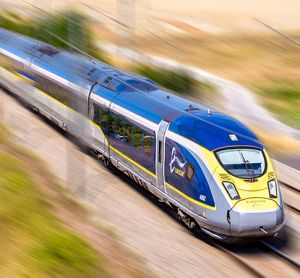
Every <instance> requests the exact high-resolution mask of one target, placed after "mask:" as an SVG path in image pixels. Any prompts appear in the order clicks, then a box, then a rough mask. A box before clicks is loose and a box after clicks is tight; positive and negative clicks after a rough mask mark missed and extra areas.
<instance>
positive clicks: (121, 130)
mask: <svg viewBox="0 0 300 278" xmlns="http://www.w3.org/2000/svg"><path fill="white" fill-rule="evenodd" d="M117 136H118V139H119V140H121V141H123V140H124V127H123V121H122V120H121V119H118V120H117Z"/></svg>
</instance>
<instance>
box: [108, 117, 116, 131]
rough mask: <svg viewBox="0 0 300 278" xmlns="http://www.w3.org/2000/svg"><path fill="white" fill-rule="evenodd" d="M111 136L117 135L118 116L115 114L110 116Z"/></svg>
mask: <svg viewBox="0 0 300 278" xmlns="http://www.w3.org/2000/svg"><path fill="white" fill-rule="evenodd" d="M108 118H109V134H112V135H113V134H115V129H116V116H115V115H113V114H110V115H109V117H108Z"/></svg>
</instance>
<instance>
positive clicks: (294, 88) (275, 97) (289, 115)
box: [252, 80, 300, 128]
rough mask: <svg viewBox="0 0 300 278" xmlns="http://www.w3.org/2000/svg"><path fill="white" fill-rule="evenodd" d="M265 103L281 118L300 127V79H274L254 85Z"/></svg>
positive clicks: (254, 88)
mask: <svg viewBox="0 0 300 278" xmlns="http://www.w3.org/2000/svg"><path fill="white" fill-rule="evenodd" d="M252 87H253V90H254V91H256V92H257V93H258V95H259V97H260V99H261V101H262V103H263V105H265V106H266V108H268V109H269V110H270V111H271V112H273V113H274V114H275V115H276V116H277V117H278V118H279V119H280V120H282V121H283V122H286V123H287V124H289V125H290V126H293V127H295V128H300V81H299V80H296V81H295V80H285V81H278V80H276V81H272V82H270V81H269V82H267V83H262V84H259V85H257V84H255V85H253V86H252Z"/></svg>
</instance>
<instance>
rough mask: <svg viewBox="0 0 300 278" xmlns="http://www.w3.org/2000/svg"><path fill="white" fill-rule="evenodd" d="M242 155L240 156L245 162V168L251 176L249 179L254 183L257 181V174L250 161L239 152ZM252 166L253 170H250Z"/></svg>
mask: <svg viewBox="0 0 300 278" xmlns="http://www.w3.org/2000/svg"><path fill="white" fill-rule="evenodd" d="M239 153H240V156H241V158H242V160H243V162H244V165H245V168H246V170H247V172H248V174H249V177H250V182H253V181H254V179H255V174H254V169H253V167H252V164H251V163H250V162H249V160H246V159H245V157H244V155H243V153H242V152H239ZM249 165H250V167H251V169H249V168H248V166H249Z"/></svg>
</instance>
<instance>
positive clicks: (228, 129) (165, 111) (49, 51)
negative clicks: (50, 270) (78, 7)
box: [0, 29, 262, 150]
mask: <svg viewBox="0 0 300 278" xmlns="http://www.w3.org/2000/svg"><path fill="white" fill-rule="evenodd" d="M6 44H7V45H10V46H12V47H15V48H17V52H23V54H24V52H26V53H27V54H28V55H33V56H35V57H36V58H38V59H42V60H43V61H45V62H48V63H50V64H51V65H53V66H56V67H58V68H59V69H63V70H66V71H69V72H70V71H71V72H70V74H74V75H76V76H78V77H79V76H80V77H83V78H86V79H89V80H92V81H97V82H98V83H99V84H102V83H103V82H104V81H105V80H106V78H110V79H111V78H113V79H114V80H115V81H116V83H117V85H116V86H115V87H114V88H115V92H116V93H119V95H118V97H116V98H115V99H114V102H115V103H116V104H118V105H120V106H123V107H124V108H126V109H128V110H130V111H132V112H134V113H137V114H139V115H141V116H142V117H144V118H146V119H148V120H150V121H152V122H154V123H157V124H158V123H159V122H160V121H161V120H162V119H165V120H167V121H170V122H171V124H170V130H171V131H173V132H176V133H178V134H180V135H182V136H184V137H186V138H188V139H190V140H192V141H195V142H197V143H199V144H200V145H201V146H203V147H205V148H207V149H209V150H215V149H218V148H222V147H227V146H229V147H230V146H253V147H259V148H262V145H261V143H260V142H259V141H258V139H257V137H256V136H255V135H254V134H253V133H252V132H251V131H250V130H249V129H248V128H247V127H245V126H244V125H243V124H241V123H240V122H239V121H237V120H236V119H234V118H232V117H230V116H228V115H226V114H223V113H221V112H216V111H211V112H209V111H208V108H207V107H205V106H203V105H200V104H196V103H192V102H191V101H188V100H186V99H184V98H181V97H178V96H176V95H174V94H171V93H170V92H168V91H164V90H162V89H160V88H159V87H158V85H156V84H155V83H154V82H153V81H151V80H149V79H147V78H143V77H140V76H137V75H134V74H131V73H126V72H122V71H120V70H117V69H115V68H113V67H111V66H109V65H106V64H105V63H102V62H100V61H97V60H94V59H90V58H88V57H85V56H81V55H77V54H73V53H69V52H66V51H62V50H59V49H56V48H54V47H52V46H50V45H47V44H44V43H41V42H39V41H36V40H32V39H30V38H27V37H24V36H21V35H17V34H15V33H12V32H8V31H6V30H3V29H0V48H1V45H6ZM16 46H17V47H16ZM70 65H72V66H70ZM94 93H95V94H99V95H101V90H99V89H98V90H96V91H95V92H94ZM231 134H235V135H236V138H235V139H234V140H233V139H232V138H233V137H232V136H230V135H231ZM236 139H237V140H236Z"/></svg>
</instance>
